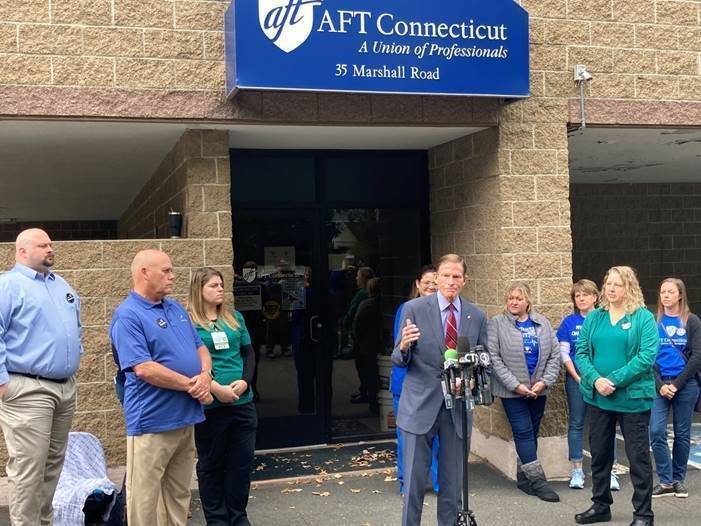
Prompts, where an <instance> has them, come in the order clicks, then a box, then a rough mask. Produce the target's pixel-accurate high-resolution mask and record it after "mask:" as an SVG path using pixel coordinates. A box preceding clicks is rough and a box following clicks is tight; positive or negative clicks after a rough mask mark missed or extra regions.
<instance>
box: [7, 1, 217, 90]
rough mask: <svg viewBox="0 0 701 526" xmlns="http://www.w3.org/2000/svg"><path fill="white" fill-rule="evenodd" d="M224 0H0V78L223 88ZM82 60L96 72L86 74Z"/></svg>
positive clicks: (58, 83) (29, 81) (42, 82)
mask: <svg viewBox="0 0 701 526" xmlns="http://www.w3.org/2000/svg"><path fill="white" fill-rule="evenodd" d="M229 3H230V2H228V1H226V0H207V1H187V2H186V1H170V0H52V1H49V0H44V1H41V0H4V1H3V2H2V3H1V4H2V5H0V52H1V53H5V54H6V55H5V56H4V57H3V59H4V60H5V61H9V64H8V65H9V66H10V67H3V68H0V84H33V85H47V86H84V85H88V84H89V85H91V86H100V87H105V88H134V87H147V88H155V89H188V90H222V89H223V86H224V61H223V58H224V52H223V50H224V48H223V38H224V37H223V28H224V10H225V9H226V8H227V7H228V5H229ZM13 33H14V35H13ZM67 57H83V61H68V60H66V58H67ZM20 58H21V59H22V61H21V64H22V67H23V68H25V69H24V71H23V72H22V71H21V70H19V71H18V69H17V68H18V67H20V62H19V59H20ZM86 61H87V62H89V64H90V67H88V69H89V70H96V71H98V72H99V74H95V75H90V76H89V81H86V80H85V77H86V71H85V70H86V64H85V62H86ZM7 63H8V62H6V64H7ZM57 69H58V70H61V71H60V73H58V74H57V72H56V70H57ZM46 72H48V74H45V73H46Z"/></svg>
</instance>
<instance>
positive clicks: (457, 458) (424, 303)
mask: <svg viewBox="0 0 701 526" xmlns="http://www.w3.org/2000/svg"><path fill="white" fill-rule="evenodd" d="M436 266H437V269H438V272H437V279H436V282H437V286H438V292H437V293H436V294H431V295H429V296H424V297H420V298H416V299H414V300H411V301H409V302H407V303H406V304H405V305H404V309H403V310H402V320H401V327H402V331H401V333H400V334H398V335H397V341H396V342H395V346H394V351H393V353H392V361H393V362H394V363H395V364H397V365H398V366H400V367H407V368H408V370H407V375H406V379H405V381H404V387H403V390H402V396H401V398H400V400H399V411H398V415H397V426H399V428H400V429H401V431H402V437H403V440H404V511H403V512H402V525H404V526H418V525H419V524H421V512H422V509H423V499H424V492H425V489H426V475H427V473H428V468H429V465H430V463H431V444H432V442H433V437H434V436H435V435H436V433H438V436H439V439H440V449H439V452H438V484H439V486H440V492H439V495H438V512H437V515H438V525H439V526H454V524H455V520H456V518H457V511H458V508H459V506H460V499H461V494H462V469H463V466H464V464H465V462H466V461H467V459H464V458H463V439H464V440H467V441H468V449H469V441H470V434H471V432H472V415H471V414H468V418H469V421H468V436H467V437H462V431H461V413H460V411H459V410H458V407H456V408H455V409H452V410H448V409H446V408H445V405H444V398H443V390H442V388H441V373H442V371H443V356H444V353H445V350H446V349H448V348H453V349H455V348H456V346H457V338H458V336H467V337H468V339H469V341H470V342H471V344H472V345H476V344H481V345H484V346H485V348H486V346H487V318H486V316H485V314H484V312H482V311H481V310H480V309H478V308H477V307H476V306H474V305H473V304H471V303H468V302H467V301H465V300H462V299H461V298H460V291H461V290H462V288H463V287H464V286H465V283H466V281H467V276H466V274H467V271H466V265H465V260H464V259H463V258H462V257H460V256H458V255H456V254H447V255H445V256H443V257H441V258H440V260H439V261H438V265H436Z"/></svg>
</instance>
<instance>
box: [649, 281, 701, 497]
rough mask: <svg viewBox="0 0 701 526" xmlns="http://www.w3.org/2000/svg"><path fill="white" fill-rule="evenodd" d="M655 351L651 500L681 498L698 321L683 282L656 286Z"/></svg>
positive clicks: (695, 389)
mask: <svg viewBox="0 0 701 526" xmlns="http://www.w3.org/2000/svg"><path fill="white" fill-rule="evenodd" d="M657 324H658V330H659V335H660V352H659V353H658V354H657V359H656V360H655V366H654V368H653V372H654V375H655V387H656V389H657V395H656V396H655V401H654V403H653V406H652V414H651V416H650V441H651V442H652V454H653V456H654V457H655V470H656V471H657V477H658V478H659V481H660V482H659V484H657V486H655V488H654V489H653V490H652V498H653V499H654V498H657V497H667V496H674V497H679V498H686V497H688V496H689V491H688V490H687V489H686V486H685V484H684V479H685V478H686V465H687V462H688V461H689V448H690V444H691V422H692V420H693V415H694V405H695V404H696V400H697V399H698V397H699V381H698V374H699V368H700V367H701V321H699V318H698V317H697V316H696V315H694V314H692V313H691V312H689V302H688V300H687V295H686V286H685V285H684V282H683V281H682V280H680V279H676V278H666V279H664V280H662V283H661V284H660V296H659V300H658V303H657ZM670 409H671V410H672V413H673V420H672V422H673V426H674V445H673V446H672V454H671V457H670V452H669V446H668V445H667V417H668V416H669V411H670Z"/></svg>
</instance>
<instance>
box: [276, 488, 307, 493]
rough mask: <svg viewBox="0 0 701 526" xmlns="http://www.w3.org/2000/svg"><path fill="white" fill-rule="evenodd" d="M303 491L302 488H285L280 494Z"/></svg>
mask: <svg viewBox="0 0 701 526" xmlns="http://www.w3.org/2000/svg"><path fill="white" fill-rule="evenodd" d="M300 491H303V490H302V488H285V489H283V490H282V491H280V493H299V492H300Z"/></svg>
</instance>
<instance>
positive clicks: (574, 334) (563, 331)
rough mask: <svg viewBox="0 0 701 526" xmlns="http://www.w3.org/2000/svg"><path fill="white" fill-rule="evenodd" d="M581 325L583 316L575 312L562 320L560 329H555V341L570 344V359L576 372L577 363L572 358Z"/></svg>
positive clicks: (575, 351)
mask: <svg viewBox="0 0 701 526" xmlns="http://www.w3.org/2000/svg"><path fill="white" fill-rule="evenodd" d="M582 325H584V316H582V315H581V314H580V313H579V312H575V313H573V314H570V315H569V316H567V317H566V318H565V319H564V320H562V323H561V324H560V327H559V328H558V329H557V340H558V341H560V342H567V343H569V344H570V359H571V360H572V363H573V364H574V368H575V370H577V371H579V369H577V361H576V360H575V359H574V356H575V354H576V353H577V338H579V331H581V330H582Z"/></svg>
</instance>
